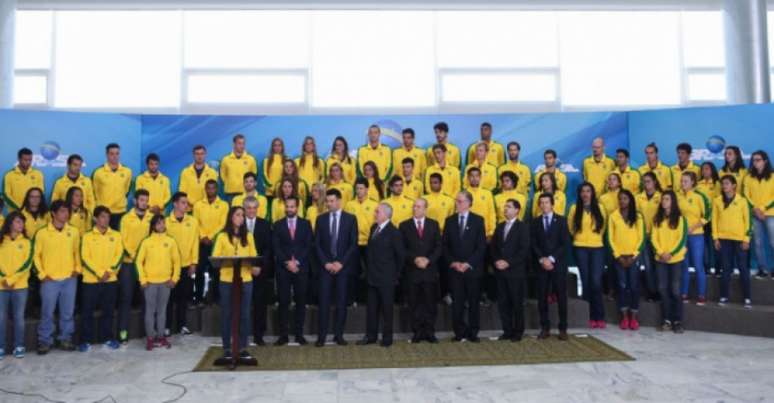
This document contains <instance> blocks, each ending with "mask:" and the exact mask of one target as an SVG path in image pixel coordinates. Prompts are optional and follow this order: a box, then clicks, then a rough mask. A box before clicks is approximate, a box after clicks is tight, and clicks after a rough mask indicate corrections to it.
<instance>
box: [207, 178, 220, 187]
mask: <svg viewBox="0 0 774 403" xmlns="http://www.w3.org/2000/svg"><path fill="white" fill-rule="evenodd" d="M210 185H215V187H218V181H216V180H215V179H207V182H204V187H207V186H210Z"/></svg>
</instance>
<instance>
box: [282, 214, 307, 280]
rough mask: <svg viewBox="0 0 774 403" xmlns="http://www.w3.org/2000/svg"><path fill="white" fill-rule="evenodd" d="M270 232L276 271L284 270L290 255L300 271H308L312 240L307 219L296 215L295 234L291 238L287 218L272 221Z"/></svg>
mask: <svg viewBox="0 0 774 403" xmlns="http://www.w3.org/2000/svg"><path fill="white" fill-rule="evenodd" d="M272 233H273V236H272V243H273V245H274V261H275V263H276V267H277V273H279V272H280V271H282V270H285V262H287V261H288V260H290V258H291V257H294V258H295V259H296V260H298V262H299V263H300V266H301V271H303V272H306V273H308V272H309V269H310V268H311V265H310V262H309V260H310V259H311V257H312V253H311V252H312V242H313V240H314V236H313V232H312V224H311V223H309V221H308V220H305V219H303V218H301V217H296V236H295V238H294V239H291V238H290V229H289V228H288V218H287V217H284V218H282V219H281V220H279V221H277V222H275V223H274V231H272Z"/></svg>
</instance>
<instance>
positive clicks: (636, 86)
mask: <svg viewBox="0 0 774 403" xmlns="http://www.w3.org/2000/svg"><path fill="white" fill-rule="evenodd" d="M678 15H679V14H678V13H676V12H643V11H637V12H563V13H561V15H560V32H561V33H560V46H561V55H560V59H561V64H562V67H561V71H562V81H561V82H562V102H563V103H564V104H566V105H579V106H583V105H585V106H604V105H668V104H678V103H680V88H681V85H680V61H679V49H678V37H679V36H678Z"/></svg>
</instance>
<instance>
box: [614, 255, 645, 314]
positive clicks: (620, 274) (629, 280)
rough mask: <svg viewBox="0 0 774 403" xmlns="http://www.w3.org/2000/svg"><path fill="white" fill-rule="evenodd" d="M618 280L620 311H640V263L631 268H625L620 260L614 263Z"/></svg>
mask: <svg viewBox="0 0 774 403" xmlns="http://www.w3.org/2000/svg"><path fill="white" fill-rule="evenodd" d="M614 266H615V271H616V273H617V275H616V277H617V279H618V310H619V311H621V312H626V311H632V312H637V311H639V309H640V261H639V259H637V260H635V261H634V263H632V265H631V266H630V267H623V266H621V264H620V263H618V260H616V261H615V263H614Z"/></svg>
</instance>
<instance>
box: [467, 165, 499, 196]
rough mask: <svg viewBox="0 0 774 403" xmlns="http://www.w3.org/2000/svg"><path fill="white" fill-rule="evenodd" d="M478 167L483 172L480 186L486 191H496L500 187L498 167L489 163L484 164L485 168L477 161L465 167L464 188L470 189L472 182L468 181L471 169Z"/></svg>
mask: <svg viewBox="0 0 774 403" xmlns="http://www.w3.org/2000/svg"><path fill="white" fill-rule="evenodd" d="M473 167H478V168H479V169H480V170H481V183H480V186H481V187H482V188H484V189H486V190H489V191H492V192H493V191H494V190H495V189H497V188H498V186H499V181H498V180H497V166H496V165H492V164H490V163H489V162H484V164H483V166H482V165H480V164H479V163H478V161H475V162H473V163H471V164H468V166H466V167H465V178H464V180H463V186H464V187H465V189H468V188H469V187H470V180H469V179H468V174H469V171H470V169H471V168H473Z"/></svg>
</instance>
